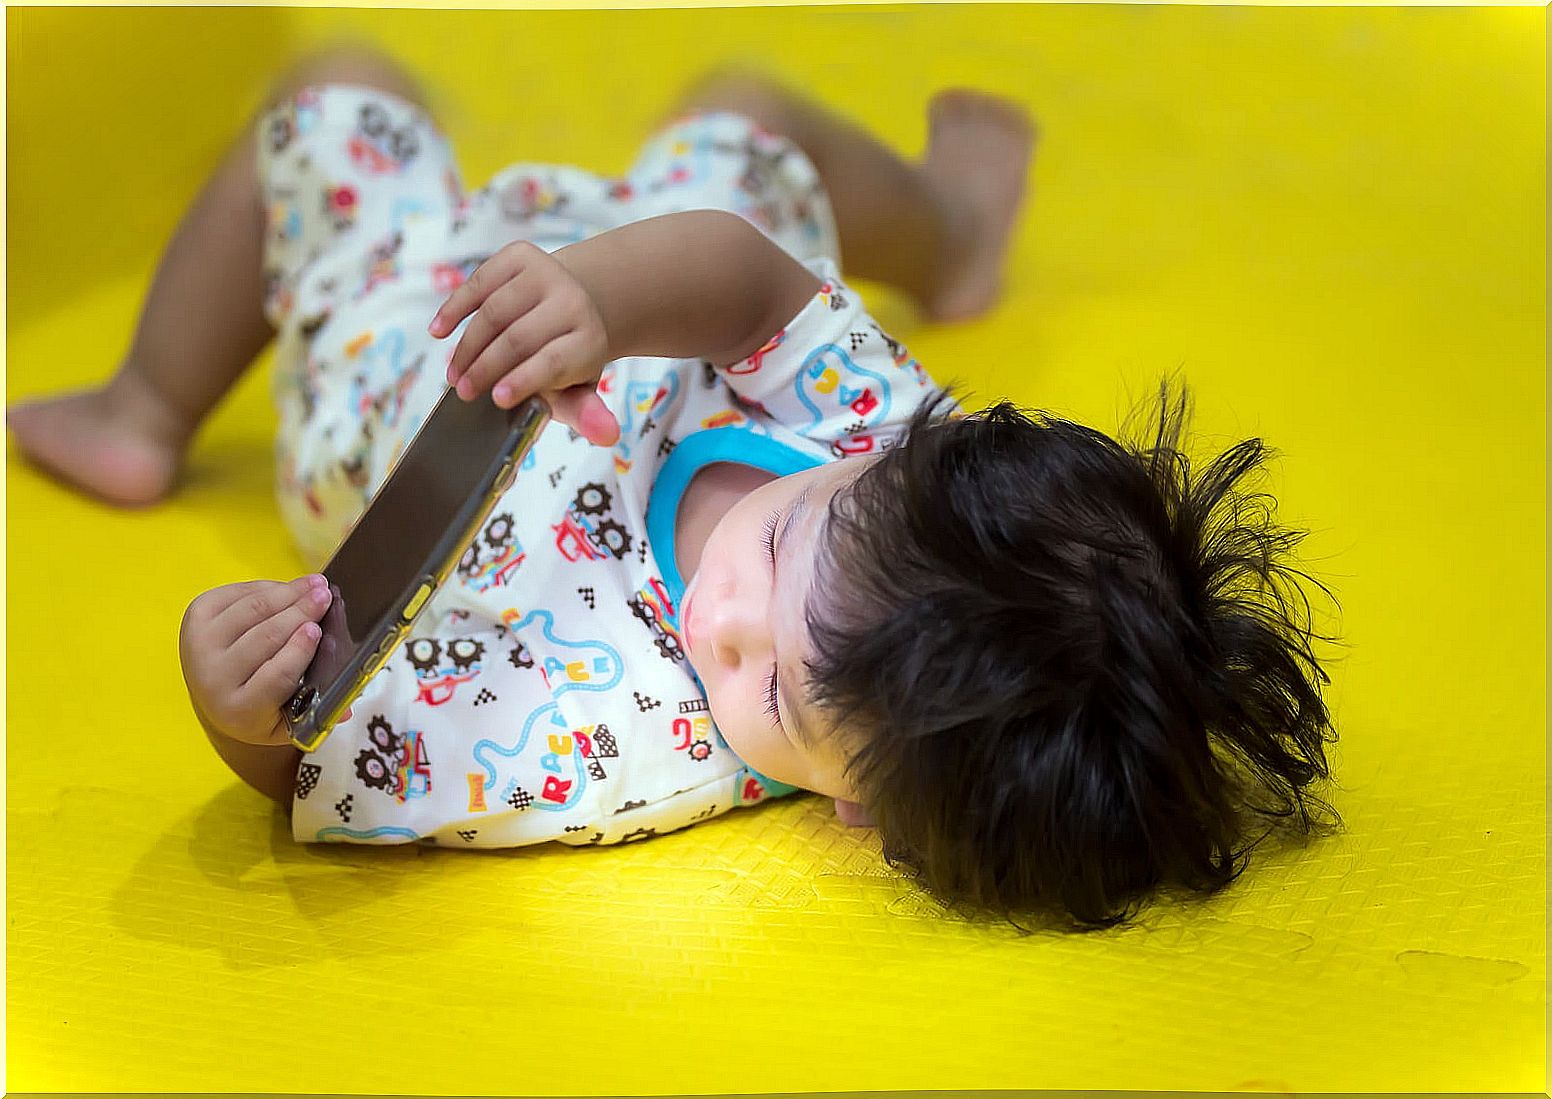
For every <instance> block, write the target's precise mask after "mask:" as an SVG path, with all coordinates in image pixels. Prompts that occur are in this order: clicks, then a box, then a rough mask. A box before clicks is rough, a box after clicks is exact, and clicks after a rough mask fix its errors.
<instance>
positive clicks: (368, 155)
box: [346, 103, 420, 175]
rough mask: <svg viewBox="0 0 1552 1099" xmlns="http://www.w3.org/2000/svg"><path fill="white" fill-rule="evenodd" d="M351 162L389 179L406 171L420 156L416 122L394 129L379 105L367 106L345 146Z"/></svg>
mask: <svg viewBox="0 0 1552 1099" xmlns="http://www.w3.org/2000/svg"><path fill="white" fill-rule="evenodd" d="M346 148H347V149H348V150H349V153H350V161H351V163H352V164H354V165H355V166H356V167H358V168H360V169H361V170H362V171H364V172H367V173H368V174H370V175H390V174H394V173H398V172H402V171H403V170H404V167H405V165H407V164H408V163H409V162H410V161H412V160H414V159H415V157H416V156H417V155H418V154H419V152H420V139H419V138H418V137H417V136H416V135H415V125H414V121H413V120H411V122H410V123H409V124H408V125H405V126H398V127H396V126H394V124H393V119H392V118H390V117H389V116H388V112H387V111H386V110H385V109H383V107H382V106H381V105H379V104H377V103H364V104H362V106H361V113H360V114H359V115H358V116H357V118H356V132H355V133H353V134H351V135H350V139H349V141H348V142H347V144H346Z"/></svg>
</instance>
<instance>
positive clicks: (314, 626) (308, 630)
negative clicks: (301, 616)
mask: <svg viewBox="0 0 1552 1099" xmlns="http://www.w3.org/2000/svg"><path fill="white" fill-rule="evenodd" d="M302 632H303V633H304V634H306V635H307V640H309V641H317V640H318V639H319V638H320V637H322V636H323V628H322V627H321V626H319V625H318V623H316V622H305V623H303V624H302Z"/></svg>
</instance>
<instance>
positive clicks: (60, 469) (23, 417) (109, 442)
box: [5, 374, 188, 507]
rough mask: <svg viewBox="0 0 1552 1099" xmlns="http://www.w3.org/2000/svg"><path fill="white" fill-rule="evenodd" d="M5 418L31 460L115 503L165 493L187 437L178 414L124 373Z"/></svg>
mask: <svg viewBox="0 0 1552 1099" xmlns="http://www.w3.org/2000/svg"><path fill="white" fill-rule="evenodd" d="M5 421H6V426H7V427H9V428H10V429H11V433H12V434H13V435H14V436H15V437H16V445H17V446H18V447H19V448H20V449H21V451H22V453H23V454H24V455H26V457H27V458H29V459H30V460H31V461H32V462H34V463H35V464H37V465H38V466H40V467H42V468H43V469H45V470H47V471H48V472H49V473H52V474H53V475H54V476H56V477H59V478H61V479H62V480H64V481H66V482H67V483H69V484H70V485H72V486H74V487H75V488H78V489H82V490H83V491H85V492H86V493H88V494H89V495H92V496H95V497H97V498H98V499H101V500H105V501H107V502H108V503H110V504H115V505H118V506H119V507H140V506H143V505H145V504H152V503H155V502H156V501H158V500H160V499H162V498H163V497H164V496H166V495H167V494H168V493H169V492H170V491H171V490H172V487H173V483H174V482H175V481H176V479H177V476H178V467H179V465H180V464H181V462H182V458H183V452H184V449H185V447H186V446H187V442H188V432H187V431H186V430H184V429H183V428H182V427H181V426H180V425H179V424H178V422H177V417H176V415H175V414H174V413H172V412H171V411H170V410H169V409H167V408H166V407H165V406H163V405H162V404H161V402H160V400H159V398H157V397H156V396H155V395H154V394H153V393H152V392H151V391H150V390H149V388H148V387H145V386H144V385H143V384H142V383H139V382H137V381H134V380H130V379H126V378H125V376H124V375H123V374H120V375H119V376H118V377H116V378H115V379H114V380H113V381H112V382H110V383H108V384H107V385H105V386H103V387H102V388H100V389H88V390H82V391H80V392H76V393H67V394H64V395H63V396H59V397H51V398H48V399H46V400H41V401H32V402H29V403H27V404H22V405H17V406H16V407H15V408H10V409H7V410H6V414H5Z"/></svg>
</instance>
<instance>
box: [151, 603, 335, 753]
mask: <svg viewBox="0 0 1552 1099" xmlns="http://www.w3.org/2000/svg"><path fill="white" fill-rule="evenodd" d="M315 580H316V581H321V580H322V577H316V578H315V577H311V576H303V577H301V578H300V579H297V580H293V581H291V582H290V583H289V584H286V583H281V582H280V581H278V580H253V581H250V582H248V583H244V584H226V585H223V586H222V587H219V588H213V589H211V590H210V591H207V592H205V593H204V594H203V595H200V596H198V597H197V598H196V599H195V600H194V602H192V603H190V604H189V609H188V610H187V611H185V612H184V615H183V625H182V627H181V628H180V629H179V633H178V655H179V658H180V659H181V660H182V662H183V680H184V682H185V683H187V684H188V687H189V698H190V700H191V701H192V702H193V703H194V710H195V712H196V713H197V714H198V715H199V717H200V719H201V720H202V721H204V722H205V724H207V725H210V726H212V727H214V728H215V730H216V731H217V732H221V733H225V734H226V735H227V736H229V737H231V738H232V739H233V740H240V741H242V742H243V743H245V744H282V743H284V742H285V740H286V736H287V731H286V723H285V719H284V718H283V717H282V716H281V714H280V707H281V706H283V705H284V704H285V702H286V700H287V699H289V698H290V697H291V696H292V694H294V693H295V692H296V687H297V683H298V682H299V681H300V680H301V678H302V673H303V672H305V671H307V666H308V665H309V664H310V663H312V659H313V653H314V651H316V650H317V648H318V639H319V637H320V636H322V631H321V629H320V628H319V626H318V625H317V623H318V620H319V619H320V618H322V617H323V613H324V611H326V610H327V609H328V607H329V602H330V600H331V598H332V596H331V595H330V593H329V588H328V585H327V584H326V583H315Z"/></svg>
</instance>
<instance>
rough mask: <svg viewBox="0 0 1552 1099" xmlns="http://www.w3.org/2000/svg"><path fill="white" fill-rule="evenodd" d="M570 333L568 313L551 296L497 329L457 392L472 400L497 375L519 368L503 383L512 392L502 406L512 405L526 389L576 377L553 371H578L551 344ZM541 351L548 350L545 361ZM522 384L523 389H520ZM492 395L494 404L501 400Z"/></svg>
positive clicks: (574, 364)
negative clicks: (541, 357)
mask: <svg viewBox="0 0 1552 1099" xmlns="http://www.w3.org/2000/svg"><path fill="white" fill-rule="evenodd" d="M469 327H470V328H473V327H474V326H473V325H472V324H471V325H470V326H469ZM571 333H572V322H571V317H570V314H569V313H568V310H567V307H566V305H565V304H564V303H563V302H560V301H556V300H553V299H551V300H548V301H545V302H543V303H541V304H539V305H538V306H536V307H534V308H533V309H531V310H530V311H529V312H528V313H525V314H524V315H523V316H521V317H519V318H518V319H517V320H515V321H513V322H512V323H511V324H509V325H507V326H506V328H504V329H503V330H502V331H500V332H498V333H496V335H495V337H494V338H493V339H491V340H490V342H489V343H488V344H487V345H486V346H485V347H484V348H483V349H482V350H481V351H480V353H479V356H478V357H477V358H475V359H474V360H473V361H472V362H471V363H470V364H469V367H468V369H467V370H466V371H465V372H464V374H463V375H462V376H461V377H460V378H459V379H458V381H457V383H456V384H457V386H458V395H459V396H460V397H462V398H463V399H464V400H466V401H467V400H472V399H473V398H474V397H475V396H476V395H477V394H480V393H484V392H487V391H488V390H489V389H490V388H491V386H493V385H495V384H496V381H497V379H499V378H502V377H503V376H505V377H507V378H512V377H513V375H517V374H518V373H519V372H520V371H521V372H522V375H521V376H519V377H517V378H515V379H514V380H513V382H512V384H510V385H508V386H506V388H507V389H509V390H511V393H509V394H506V395H505V396H506V398H507V403H506V405H505V406H504V407H511V406H512V405H514V404H516V403H517V398H520V397H522V396H526V395H527V393H531V392H533V391H535V390H538V389H549V388H552V387H561V386H565V385H568V384H570V383H572V382H574V381H577V380H579V378H577V377H571V378H562V377H559V376H558V374H557V373H556V372H557V371H561V370H566V369H567V368H568V367H569V368H570V370H571V371H572V372H573V373H576V372H578V368H579V365H580V364H577V363H574V362H569V361H568V358H567V357H566V356H564V355H561V354H558V353H557V352H558V351H560V350H564V348H559V349H556V348H554V347H553V345H555V344H557V343H559V342H560V341H561V340H563V339H565V337H567V336H569V335H571ZM465 336H467V333H465ZM567 346H569V344H568V345H567ZM541 351H544V352H546V353H547V354H546V356H545V361H544V362H540V361H539V353H540V352H541ZM525 377H526V378H527V379H528V380H527V381H526V383H525V381H524V378H525ZM525 384H526V385H527V391H526V393H525V392H523V386H524V385H525ZM495 399H496V403H497V404H502V396H500V395H498V396H496V398H495Z"/></svg>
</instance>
